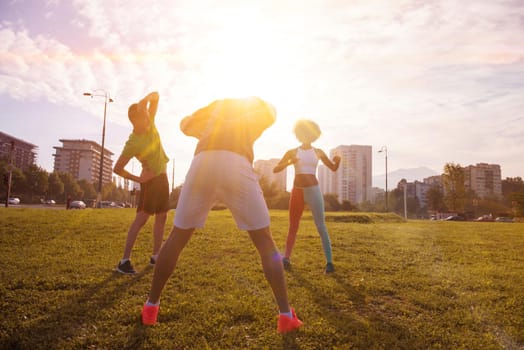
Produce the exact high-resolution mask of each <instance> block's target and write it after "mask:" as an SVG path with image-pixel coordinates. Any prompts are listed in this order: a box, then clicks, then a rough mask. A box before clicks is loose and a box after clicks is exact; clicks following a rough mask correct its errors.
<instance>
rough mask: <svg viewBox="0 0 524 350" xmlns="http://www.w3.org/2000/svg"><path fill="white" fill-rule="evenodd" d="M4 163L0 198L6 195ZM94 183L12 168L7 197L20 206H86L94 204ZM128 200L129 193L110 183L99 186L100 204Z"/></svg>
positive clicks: (0, 163) (1, 162)
mask: <svg viewBox="0 0 524 350" xmlns="http://www.w3.org/2000/svg"><path fill="white" fill-rule="evenodd" d="M6 165H7V161H6V160H0V176H1V179H2V181H1V183H0V198H2V199H5V196H6V194H7V186H8V176H9V173H8V172H7V170H6ZM97 185H98V183H96V182H95V183H92V182H90V181H87V180H84V179H83V180H76V179H75V178H74V177H73V176H72V175H71V174H69V173H61V172H51V173H48V172H47V171H46V170H45V169H43V168H41V167H39V166H37V165H34V164H33V165H31V166H29V167H28V168H26V169H24V170H21V169H18V168H15V169H14V170H13V171H12V174H11V197H18V198H20V200H21V202H22V203H27V204H31V203H41V202H43V201H46V200H54V201H55V202H56V203H66V201H67V200H68V198H69V199H72V200H83V201H85V202H86V204H89V203H91V202H92V201H94V200H96V197H97V191H96V189H95V188H96V187H95V186H97ZM131 199H132V194H131V193H130V191H128V190H126V189H124V188H122V187H121V186H117V185H116V184H114V183H113V182H111V183H106V184H104V185H103V186H102V200H108V201H114V202H129V201H130V200H131Z"/></svg>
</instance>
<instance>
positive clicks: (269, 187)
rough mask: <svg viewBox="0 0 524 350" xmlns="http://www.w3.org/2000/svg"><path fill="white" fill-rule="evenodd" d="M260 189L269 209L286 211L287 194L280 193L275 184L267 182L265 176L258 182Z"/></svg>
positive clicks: (284, 192)
mask: <svg viewBox="0 0 524 350" xmlns="http://www.w3.org/2000/svg"><path fill="white" fill-rule="evenodd" d="M259 184H260V188H261V189H262V192H263V193H264V199H265V200H266V204H267V207H268V208H269V209H287V208H288V206H289V205H288V203H289V193H288V192H286V191H282V190H281V189H280V188H279V185H278V183H277V182H269V180H268V178H267V177H266V176H262V177H261V178H260V180H259Z"/></svg>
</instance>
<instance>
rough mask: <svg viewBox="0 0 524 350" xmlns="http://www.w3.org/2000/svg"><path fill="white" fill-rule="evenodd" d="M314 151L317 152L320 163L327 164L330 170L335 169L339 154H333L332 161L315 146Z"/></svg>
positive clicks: (338, 161) (338, 162)
mask: <svg viewBox="0 0 524 350" xmlns="http://www.w3.org/2000/svg"><path fill="white" fill-rule="evenodd" d="M315 151H316V152H317V157H318V158H319V159H320V160H321V161H322V163H324V165H325V166H327V167H328V168H329V169H331V170H332V171H337V169H338V166H339V165H340V157H339V156H334V157H333V161H331V160H330V159H329V158H328V157H327V155H326V154H325V153H324V151H322V150H321V149H318V148H315Z"/></svg>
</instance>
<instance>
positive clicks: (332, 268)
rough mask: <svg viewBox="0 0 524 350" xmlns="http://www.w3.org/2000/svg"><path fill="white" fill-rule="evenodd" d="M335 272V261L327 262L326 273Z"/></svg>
mask: <svg viewBox="0 0 524 350" xmlns="http://www.w3.org/2000/svg"><path fill="white" fill-rule="evenodd" d="M332 272H335V266H333V263H327V264H326V273H332Z"/></svg>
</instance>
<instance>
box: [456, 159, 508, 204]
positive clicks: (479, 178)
mask: <svg viewBox="0 0 524 350" xmlns="http://www.w3.org/2000/svg"><path fill="white" fill-rule="evenodd" d="M464 182H465V187H466V191H467V190H473V191H475V193H476V194H477V196H479V197H480V198H502V179H501V172H500V165H498V164H487V163H477V164H476V165H468V166H466V167H464Z"/></svg>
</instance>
